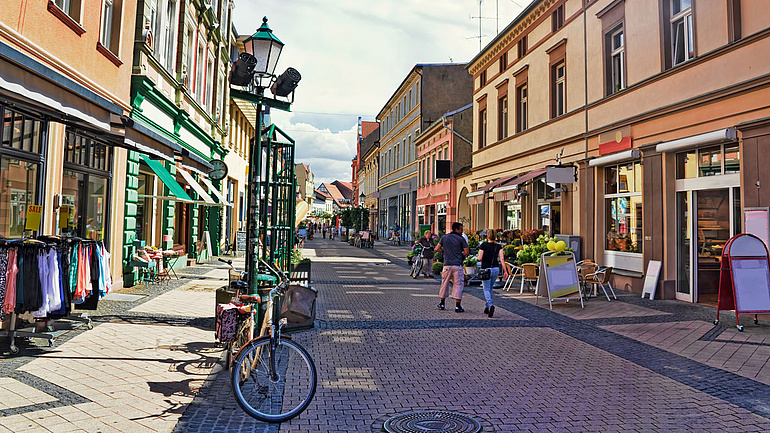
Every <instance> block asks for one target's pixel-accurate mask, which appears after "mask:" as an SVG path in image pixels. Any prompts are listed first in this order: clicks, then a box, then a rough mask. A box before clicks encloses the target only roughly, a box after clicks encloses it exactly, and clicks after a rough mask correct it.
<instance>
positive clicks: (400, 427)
mask: <svg viewBox="0 0 770 433" xmlns="http://www.w3.org/2000/svg"><path fill="white" fill-rule="evenodd" d="M383 427H384V428H385V431H386V432H388V433H432V432H436V433H477V432H480V431H481V424H479V422H478V421H476V420H475V419H473V418H471V417H469V416H466V415H463V414H459V413H455V412H444V411H428V412H409V413H403V414H401V415H396V416H394V417H392V418H390V419H388V420H387V421H385V424H384V425H383Z"/></svg>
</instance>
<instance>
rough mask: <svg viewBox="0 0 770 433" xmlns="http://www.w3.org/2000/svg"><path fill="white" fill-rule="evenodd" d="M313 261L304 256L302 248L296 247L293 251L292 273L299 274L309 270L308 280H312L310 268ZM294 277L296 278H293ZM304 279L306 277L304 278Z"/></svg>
mask: <svg viewBox="0 0 770 433" xmlns="http://www.w3.org/2000/svg"><path fill="white" fill-rule="evenodd" d="M311 265H312V262H311V261H310V259H308V258H306V257H302V250H301V249H299V248H294V249H293V250H292V252H291V274H295V275H294V276H296V275H297V274H299V273H300V272H302V273H304V272H307V281H310V270H311ZM292 279H294V278H292ZM302 280H304V278H302Z"/></svg>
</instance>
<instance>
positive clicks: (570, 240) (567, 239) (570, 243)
mask: <svg viewBox="0 0 770 433" xmlns="http://www.w3.org/2000/svg"><path fill="white" fill-rule="evenodd" d="M556 240H557V241H564V243H565V244H567V247H568V248H572V252H574V253H575V261H576V262H579V261H581V260H583V259H582V258H581V257H580V236H577V235H556Z"/></svg>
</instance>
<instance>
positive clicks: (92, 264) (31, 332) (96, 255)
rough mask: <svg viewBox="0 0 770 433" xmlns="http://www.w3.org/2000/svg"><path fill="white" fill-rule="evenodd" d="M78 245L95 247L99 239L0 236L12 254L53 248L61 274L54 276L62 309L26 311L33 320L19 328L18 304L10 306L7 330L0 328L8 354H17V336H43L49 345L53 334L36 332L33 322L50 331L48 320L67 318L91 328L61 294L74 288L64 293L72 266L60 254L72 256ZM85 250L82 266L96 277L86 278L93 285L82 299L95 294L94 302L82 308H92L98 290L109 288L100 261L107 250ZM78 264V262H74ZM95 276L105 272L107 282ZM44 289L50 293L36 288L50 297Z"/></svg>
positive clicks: (91, 325) (49, 252) (48, 252)
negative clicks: (38, 313)
mask: <svg viewBox="0 0 770 433" xmlns="http://www.w3.org/2000/svg"><path fill="white" fill-rule="evenodd" d="M65 244H66V246H65ZM81 244H84V245H89V246H96V247H97V248H99V247H101V246H100V245H99V242H97V241H95V240H92V239H82V238H78V237H69V236H65V237H60V236H52V235H44V236H39V237H38V238H37V239H31V238H21V239H1V238H0V248H16V253H15V254H18V255H21V251H22V250H23V249H25V248H41V249H46V250H48V251H46V253H47V254H51V250H54V251H56V252H57V253H58V255H56V256H55V258H56V259H57V260H56V261H55V263H57V265H58V266H59V270H60V271H61V273H59V279H58V282H59V291H60V293H61V294H62V298H61V303H62V308H61V309H59V310H56V311H57V312H54V311H50V312H49V311H45V313H46V315H45V317H42V316H37V317H36V316H35V314H34V312H32V311H29V312H30V313H33V317H35V319H36V320H35V322H33V323H32V324H31V326H24V327H23V328H17V322H18V318H19V316H20V312H19V311H17V309H18V307H17V309H14V310H13V311H11V312H9V313H8V316H9V317H10V323H9V326H8V329H4V330H0V336H7V337H8V338H9V340H10V352H11V354H14V355H15V354H17V353H19V348H18V347H17V346H16V342H15V339H16V338H19V337H26V338H41V339H45V340H48V346H49V347H51V346H53V338H54V337H53V335H52V334H50V333H46V332H37V329H36V325H37V324H38V323H41V322H45V323H46V328H47V329H46V330H47V331H53V329H54V328H53V326H52V323H53V322H56V321H59V320H67V321H73V322H81V323H85V324H86V325H87V327H88V329H93V324H92V322H91V318H90V317H88V314H87V313H84V312H77V313H75V312H74V308H75V305H78V304H76V303H74V302H73V299H72V297H71V296H68V295H65V293H73V294H74V290H73V292H68V290H69V284H70V283H71V281H74V280H71V279H70V272H71V271H72V266H73V263H74V262H70V261H69V259H67V261H66V262H65V261H64V257H65V256H66V257H69V256H70V254H73V255H74V254H75V251H80V250H78V248H79V246H80V245H81ZM62 248H63V249H62ZM102 248H103V247H102ZM73 249H74V250H73ZM88 251H89V255H88V259H87V260H88V262H87V263H88V264H86V265H85V266H88V269H90V270H91V271H88V272H98V273H97V274H94V275H97V276H92V278H91V280H90V281H92V282H93V283H94V284H93V287H91V286H90V283H89V287H90V290H91V291H90V295H86V298H84V299H89V300H90V299H92V297H93V296H96V300H94V302H93V303H92V304H91V305H90V306H86V308H90V309H93V308H95V305H96V303H97V302H98V298H99V297H100V289H101V288H104V289H105V290H104V291H102V293H106V291H108V290H109V287H110V280H111V278H109V272H108V271H107V272H102V271H104V269H105V266H106V265H105V264H104V263H105V261H107V260H108V259H107V257H108V254H109V253H108V252H107V251H106V249H105V250H103V251H102V250H98V251H94V250H88ZM65 253H66V254H65ZM27 254H28V253H27ZM78 254H79V253H78ZM22 257H23V256H22ZM27 257H28V256H27ZM78 257H80V256H78ZM14 260H21V259H20V258H19V257H18V256H17V257H15V258H14ZM38 260H39V259H38ZM100 260H102V261H101V262H100ZM14 263H16V262H14ZM25 263H26V262H25ZM48 263H49V266H50V263H51V262H50V261H49V262H48ZM80 263H83V262H80ZM65 264H66V268H65ZM40 265H41V263H38V264H37V265H33V266H40ZM78 265H79V263H78ZM19 266H20V268H21V262H19ZM95 268H96V270H94V269H95ZM25 269H26V268H25ZM47 269H50V267H49V268H47ZM33 272H34V271H33ZM40 272H42V269H41V270H40ZM65 272H67V277H66V278H65V277H64V273H65ZM99 275H102V276H103V275H106V276H107V280H106V281H107V282H106V283H105V282H103V281H102V280H101V279H99V278H100V277H99ZM78 278H80V276H79V275H78ZM94 278H96V279H99V281H98V282H99V284H97V283H96V280H94ZM17 281H18V280H17ZM54 281H56V278H54ZM81 281H82V280H78V284H80V282H81ZM86 281H88V280H86ZM43 282H44V281H41V283H43ZM65 282H66V283H67V286H63V285H62V284H64V283H65ZM3 284H4V285H5V287H3V289H6V288H7V284H8V282H7V281H3ZM46 289H47V290H49V291H48V293H47V294H48V295H50V293H51V292H50V286H47V287H46V288H45V289H44V288H43V287H40V290H41V291H42V293H41V295H42V296H43V298H44V299H48V300H50V299H51V298H50V296H49V297H48V298H46V296H47V294H46ZM14 290H20V289H17V288H16V287H14ZM30 293H32V292H30ZM81 293H82V292H81ZM25 294H26V293H25ZM5 295H6V296H8V293H5ZM16 295H18V292H16ZM55 299H56V300H57V301H58V300H59V298H58V297H57V298H55ZM81 299H82V298H81ZM19 301H20V300H17V305H18V303H19ZM44 302H45V301H44ZM65 305H66V307H65ZM44 306H45V304H44ZM42 308H43V307H41V309H42ZM6 311H7V310H6ZM59 312H62V313H64V314H65V315H63V316H60V314H62V313H59ZM65 312H66V313H65ZM26 313H27V312H24V314H26Z"/></svg>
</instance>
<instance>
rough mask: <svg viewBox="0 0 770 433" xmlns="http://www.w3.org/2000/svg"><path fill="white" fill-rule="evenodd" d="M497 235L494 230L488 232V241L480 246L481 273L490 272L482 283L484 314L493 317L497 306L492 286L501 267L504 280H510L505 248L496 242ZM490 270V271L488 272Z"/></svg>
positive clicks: (483, 278)
mask: <svg viewBox="0 0 770 433" xmlns="http://www.w3.org/2000/svg"><path fill="white" fill-rule="evenodd" d="M496 235H497V233H495V230H494V229H489V230H487V239H486V240H485V241H484V242H482V243H481V245H479V261H480V262H481V272H482V273H485V272H489V278H486V276H484V277H482V279H481V283H482V285H483V286H484V298H486V301H487V304H486V307H485V308H484V314H486V315H487V316H488V317H492V316H494V314H495V306H494V304H493V303H492V286H494V284H495V281H497V277H498V276H499V275H500V266H501V265H502V267H503V278H504V279H507V278H508V266H507V265H506V263H505V256H504V255H503V247H502V246H501V245H500V244H498V243H497V242H495V240H496V239H497V236H496ZM487 269H488V271H486V270H487Z"/></svg>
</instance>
